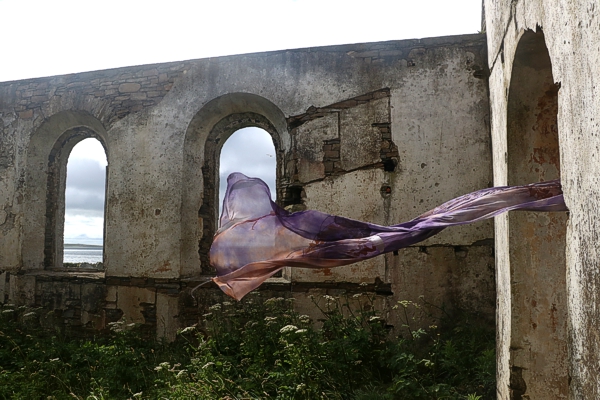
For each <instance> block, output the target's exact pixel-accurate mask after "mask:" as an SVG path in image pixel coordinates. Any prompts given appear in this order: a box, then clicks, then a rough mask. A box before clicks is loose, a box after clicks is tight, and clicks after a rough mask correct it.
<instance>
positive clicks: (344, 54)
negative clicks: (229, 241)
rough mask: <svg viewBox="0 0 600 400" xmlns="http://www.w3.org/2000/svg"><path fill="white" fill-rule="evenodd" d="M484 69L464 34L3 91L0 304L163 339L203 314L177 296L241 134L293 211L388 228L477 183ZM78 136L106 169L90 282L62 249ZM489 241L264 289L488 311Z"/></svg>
mask: <svg viewBox="0 0 600 400" xmlns="http://www.w3.org/2000/svg"><path fill="white" fill-rule="evenodd" d="M486 60H487V53H486V40H485V36H484V35H463V36H452V37H440V38H429V39H422V40H405V41H390V42H378V43H366V44H355V45H344V46H329V47H317V48H308V49H297V50H284V51H276V52H267V53H257V54H246V55H237V56H228V57H217V58H210V59H201V60H190V61H183V62H178V63H167V64H158V65H148V66H139V67H126V68H119V69H114V70H106V71H97V72H87V73H81V74H72V75H64V76H56V77H49V78H39V79H29V80H24V81H16V82H5V83H0V132H1V135H0V141H1V142H0V188H1V189H2V190H1V191H0V271H1V272H2V275H0V294H1V293H2V291H4V293H5V294H6V297H7V298H9V299H10V301H13V302H16V303H19V304H29V305H39V306H43V307H45V308H48V309H51V310H53V312H54V314H53V315H54V317H53V318H54V319H53V321H58V322H60V323H61V324H62V325H63V326H67V327H69V326H71V327H74V328H77V329H104V327H106V324H107V323H109V322H113V321H115V320H117V319H119V318H125V319H127V320H128V321H130V322H140V323H142V324H143V325H144V326H146V327H147V328H148V329H149V330H154V331H156V332H157V334H159V335H162V336H167V337H172V336H173V335H174V332H175V330H176V328H177V327H180V326H183V325H184V324H188V323H192V322H193V320H194V318H198V315H201V314H198V313H199V312H200V310H201V309H202V307H204V306H205V305H206V304H204V303H199V302H198V301H197V300H195V299H194V298H192V297H191V296H189V292H190V289H191V288H192V287H194V286H195V285H196V284H198V283H199V282H202V281H203V280H205V279H208V278H209V277H210V274H212V273H213V269H212V267H211V266H210V265H209V262H208V261H209V260H208V257H207V250H208V248H209V247H210V243H211V239H212V235H213V234H214V231H215V229H216V227H217V210H218V204H217V201H218V200H217V198H218V197H217V196H218V187H219V185H218V179H219V178H218V170H219V168H218V167H219V154H220V150H221V148H222V146H223V143H224V142H225V141H226V140H227V139H228V138H229V136H230V135H231V134H233V133H234V132H235V131H236V130H238V129H240V128H243V127H247V126H257V127H260V128H263V129H265V130H266V131H267V132H268V133H269V134H270V135H271V137H272V139H273V143H274V145H275V150H276V153H277V154H276V157H277V171H276V172H277V187H276V188H275V189H276V191H277V194H278V201H279V202H280V204H281V205H282V206H285V207H288V208H289V209H291V210H302V209H307V208H311V209H318V210H321V211H324V212H328V213H333V214H338V215H343V216H345V217H349V218H354V219H360V220H364V221H369V222H374V223H378V224H383V225H391V224H397V223H400V222H404V221H406V220H409V219H412V218H414V217H416V216H418V215H419V214H421V213H423V212H425V211H427V210H429V209H431V208H433V207H435V206H437V205H439V204H441V203H443V202H445V201H447V200H449V199H451V198H454V197H456V196H459V195H462V194H464V193H467V192H471V191H474V190H477V189H481V188H485V187H488V186H490V185H491V182H492V175H491V156H490V147H491V144H490V135H489V116H488V114H489V104H488V96H487V79H486V77H487V70H486V67H485V65H486ZM84 137H95V138H98V139H99V140H100V142H101V143H102V144H103V146H104V148H105V150H106V155H107V160H108V175H107V181H106V206H105V207H106V211H105V241H104V267H105V270H104V271H94V272H87V273H84V272H82V271H68V270H65V269H64V268H62V260H61V255H60V252H61V246H62V237H61V231H62V226H61V221H60V220H61V218H62V214H61V212H62V211H63V210H62V209H61V207H63V204H62V203H61V197H60V196H61V191H62V188H61V184H63V183H61V182H63V181H62V180H61V179H62V178H63V177H64V165H65V164H66V163H65V162H64V160H65V157H66V156H68V153H69V152H70V150H71V148H72V146H73V145H74V144H75V142H77V141H78V140H80V139H82V138H84ZM492 238H493V230H492V224H491V222H489V221H488V222H483V223H478V224H475V225H473V226H464V227H458V228H455V229H451V230H446V231H444V232H442V233H441V234H440V235H438V236H436V237H433V238H430V239H428V240H427V241H426V242H424V243H422V244H420V246H418V247H414V248H410V249H407V250H406V251H405V252H399V253H398V254H390V255H387V256H385V257H379V258H376V259H373V260H369V261H365V262H362V263H359V264H356V265H351V266H347V267H340V268H335V269H327V270H321V271H309V270H303V269H295V270H290V269H286V270H285V271H284V273H283V275H282V276H281V277H279V278H275V279H273V280H271V281H269V282H268V283H267V285H265V286H264V288H263V290H264V291H265V292H268V293H287V294H290V293H291V294H292V295H294V296H299V298H303V299H304V300H302V301H304V303H306V304H307V305H308V304H309V301H308V300H307V299H308V296H309V295H310V294H314V293H317V294H319V293H320V294H325V293H333V294H339V293H354V292H356V291H358V290H361V288H363V287H364V286H360V285H361V283H362V284H366V285H367V286H366V287H367V288H368V290H370V291H372V292H373V293H375V294H376V296H378V302H379V303H378V304H382V305H385V304H387V305H390V304H392V303H394V302H396V301H398V300H418V299H419V298H420V296H425V298H428V297H431V299H434V300H435V301H436V302H438V303H440V304H439V305H440V306H441V305H444V306H445V307H446V308H447V309H448V310H452V309H454V308H458V307H468V308H469V309H471V310H472V311H475V312H480V313H482V314H484V315H487V316H488V317H490V316H491V315H492V314H493V302H494V300H493V299H494V295H495V294H494V285H493V279H494V278H493V244H492V243H491V239H492ZM425 276H426V277H427V279H423V277H425ZM198 291H199V292H202V293H204V294H203V295H198V296H197V298H216V297H218V296H216V294H215V293H216V292H215V289H214V287H210V286H206V287H203V288H202V289H199V290H198ZM207 296H208V297H207ZM215 296H216V297H215ZM3 299H4V297H3ZM0 300H2V299H0ZM302 301H300V302H302ZM304 303H303V304H304ZM194 310H195V311H194Z"/></svg>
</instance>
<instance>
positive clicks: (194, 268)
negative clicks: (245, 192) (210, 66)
mask: <svg viewBox="0 0 600 400" xmlns="http://www.w3.org/2000/svg"><path fill="white" fill-rule="evenodd" d="M247 127H258V128H261V129H263V130H265V131H266V132H267V133H269V134H270V135H271V138H272V139H273V145H274V146H275V151H276V159H277V171H276V175H277V179H276V182H277V184H276V186H277V189H276V190H277V193H278V194H279V193H280V192H281V191H282V190H283V189H282V188H283V187H284V186H286V185H287V183H288V179H287V178H286V177H285V176H284V172H283V171H284V165H285V163H286V160H285V154H286V151H287V150H289V149H290V146H291V139H290V135H289V132H288V129H287V122H286V120H285V116H284V114H283V112H282V111H281V110H280V109H279V108H278V107H277V106H275V105H274V104H273V103H272V102H270V101H269V100H267V99H265V98H263V97H261V96H257V95H254V94H250V93H232V94H227V95H224V96H221V97H218V98H216V99H213V100H212V101H210V102H208V103H207V104H206V105H205V106H204V107H202V109H201V110H200V111H198V113H196V115H195V116H194V118H193V119H192V121H191V122H190V124H189V126H188V129H187V131H186V136H185V142H184V166H183V182H186V183H187V184H186V185H185V186H184V190H183V200H182V207H181V209H182V221H181V224H182V231H183V239H182V240H183V243H182V271H181V275H182V276H193V275H198V274H209V275H212V274H213V273H214V271H212V269H211V268H210V266H209V260H208V250H209V248H210V245H211V243H212V237H213V235H214V232H215V230H216V226H217V219H218V215H217V213H218V195H219V187H218V182H219V177H218V174H219V155H220V152H221V148H222V146H223V144H224V143H225V141H226V140H227V139H228V138H229V137H230V136H231V135H232V134H233V133H234V132H235V131H237V130H239V129H242V128H247ZM278 197H280V196H278Z"/></svg>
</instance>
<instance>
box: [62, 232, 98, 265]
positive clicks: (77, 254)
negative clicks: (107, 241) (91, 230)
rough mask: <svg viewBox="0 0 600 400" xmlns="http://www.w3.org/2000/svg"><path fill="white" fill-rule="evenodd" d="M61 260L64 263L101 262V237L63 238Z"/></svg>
mask: <svg viewBox="0 0 600 400" xmlns="http://www.w3.org/2000/svg"><path fill="white" fill-rule="evenodd" d="M67 244H68V245H69V246H68V247H65V249H64V255H63V262H65V263H90V264H93V263H99V262H102V239H101V238H88V237H77V238H65V245H67Z"/></svg>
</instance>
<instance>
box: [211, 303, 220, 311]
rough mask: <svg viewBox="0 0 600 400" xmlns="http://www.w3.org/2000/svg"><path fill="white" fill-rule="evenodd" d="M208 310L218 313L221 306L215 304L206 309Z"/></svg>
mask: <svg viewBox="0 0 600 400" xmlns="http://www.w3.org/2000/svg"><path fill="white" fill-rule="evenodd" d="M208 309H209V310H211V311H218V310H220V309H221V304H220V303H217V304H215V305H213V306H210V307H208Z"/></svg>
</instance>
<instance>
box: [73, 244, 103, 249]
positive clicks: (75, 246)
mask: <svg viewBox="0 0 600 400" xmlns="http://www.w3.org/2000/svg"><path fill="white" fill-rule="evenodd" d="M64 247H65V249H99V250H101V249H102V248H103V247H104V246H100V245H97V244H72V243H65V244H64Z"/></svg>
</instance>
